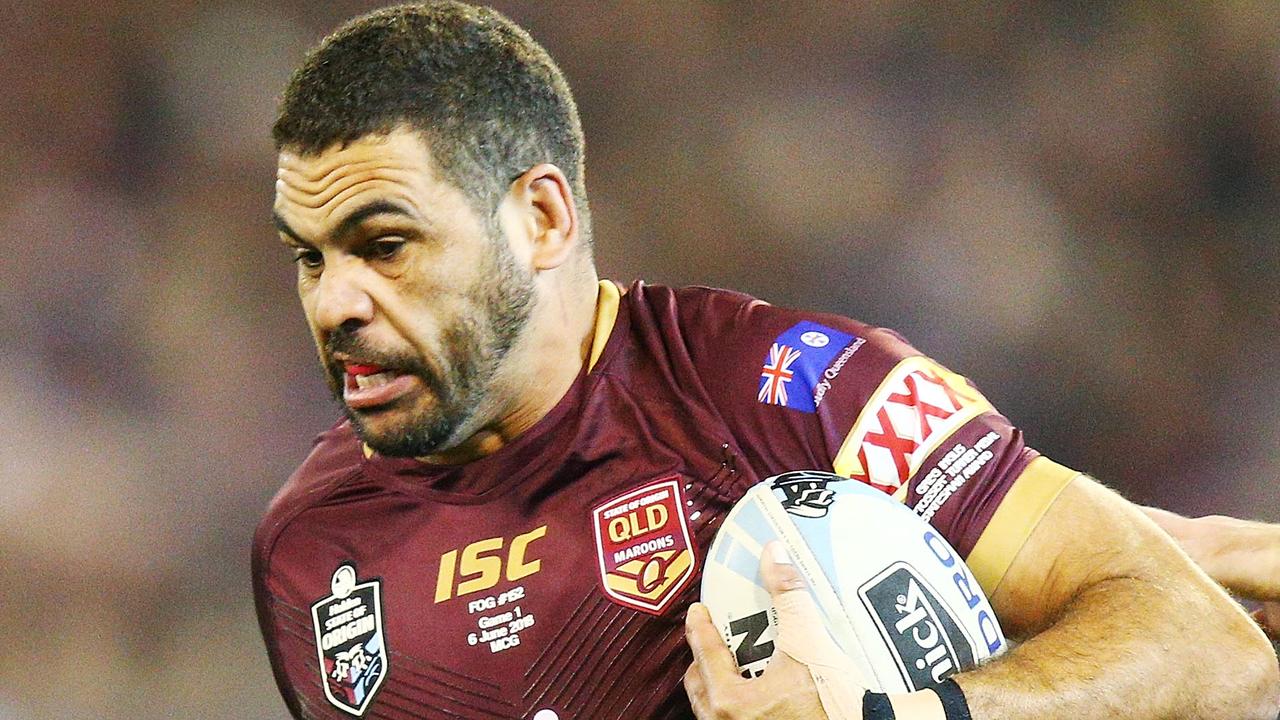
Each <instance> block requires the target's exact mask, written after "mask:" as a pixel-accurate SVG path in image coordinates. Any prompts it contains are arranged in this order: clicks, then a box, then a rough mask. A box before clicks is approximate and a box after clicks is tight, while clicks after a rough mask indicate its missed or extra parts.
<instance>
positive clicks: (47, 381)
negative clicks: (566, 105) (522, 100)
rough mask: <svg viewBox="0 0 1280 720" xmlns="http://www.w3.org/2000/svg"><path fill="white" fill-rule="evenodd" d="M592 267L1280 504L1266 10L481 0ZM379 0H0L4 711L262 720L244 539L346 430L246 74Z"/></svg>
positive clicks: (1136, 482) (1184, 480)
mask: <svg viewBox="0 0 1280 720" xmlns="http://www.w3.org/2000/svg"><path fill="white" fill-rule="evenodd" d="M497 5H498V7H499V8H500V9H501V10H503V11H505V12H507V13H508V14H509V15H511V17H513V18H514V19H515V20H516V21H517V22H519V23H521V24H523V25H524V26H525V27H527V28H528V29H529V30H530V31H531V32H532V34H533V35H534V37H536V38H538V39H539V40H540V41H541V42H542V43H543V44H544V45H546V47H547V48H548V49H549V50H550V51H551V53H552V54H553V55H554V56H555V57H556V58H557V59H558V61H559V62H560V64H561V65H562V67H563V68H564V70H565V72H566V74H567V75H568V77H569V79H570V82H571V83H572V85H573V86H574V88H575V91H576V93H577V99H578V104H579V107H580V109H581V112H582V116H583V124H584V126H585V129H586V133H587V138H588V189H589V194H590V199H591V203H592V207H593V210H594V216H595V222H596V247H597V255H598V259H599V264H600V266H601V269H602V272H603V274H604V275H605V276H608V277H612V278H614V279H618V280H621V281H630V280H632V279H634V278H644V279H646V280H648V281H650V282H659V283H669V284H691V283H694V284H707V285H717V286H727V287H732V288H737V289H741V290H744V291H747V292H750V293H753V294H756V295H758V296H760V297H763V298H765V299H768V300H770V301H772V302H774V303H775V304H784V305H797V306H806V307H812V308H820V309H823V310H828V311H835V312H839V313H844V314H847V315H851V316H853V317H857V318H860V319H862V320H865V321H868V322H872V323H875V324H879V325H884V326H888V327H893V328H896V329H898V330H899V331H900V332H902V333H903V334H904V335H906V336H907V337H908V338H909V339H911V340H912V341H913V342H914V343H915V344H916V345H917V346H918V347H920V348H921V349H923V350H925V351H926V352H928V353H929V354H931V355H933V356H935V357H937V358H938V359H940V360H942V361H943V362H945V363H946V364H948V365H950V366H951V367H953V368H954V369H956V370H958V371H960V372H963V373H964V374H966V375H968V376H969V377H970V378H972V379H973V380H974V381H975V382H976V383H977V384H978V385H979V386H980V387H981V388H983V389H984V390H985V392H986V394H987V395H988V396H989V397H990V398H991V399H992V400H993V402H995V404H996V405H997V407H1000V408H1001V409H1002V410H1003V411H1004V412H1005V414H1007V415H1009V416H1010V417H1011V418H1013V419H1014V421H1015V422H1016V423H1018V424H1019V425H1021V426H1022V427H1023V428H1024V429H1025V431H1026V435H1027V437H1028V439H1029V442H1030V443H1031V444H1032V445H1033V446H1035V447H1037V448H1040V449H1042V450H1044V451H1045V452H1046V453H1048V454H1050V455H1052V456H1053V457H1055V458H1056V459H1058V460H1059V461H1061V462H1064V463H1066V464H1068V465H1072V466H1074V467H1077V468H1080V469H1082V470H1087V471H1090V472H1092V473H1094V474H1096V475H1097V476H1098V477H1099V478H1102V479H1103V480H1105V481H1107V482H1109V483H1111V484H1113V485H1114V486H1116V487H1118V488H1120V489H1122V490H1123V491H1124V492H1125V493H1126V494H1128V495H1129V496H1130V497H1132V498H1134V499H1136V500H1139V501H1142V502H1148V503H1158V504H1161V505H1164V506H1166V507H1169V508H1172V509H1174V510H1178V511H1182V512H1184V513H1191V514H1204V513H1211V512H1222V513H1231V514H1237V515H1243V516H1247V517H1253V518H1257V519H1267V520H1273V521H1280V506H1278V505H1277V501H1278V500H1280V349H1277V343H1276V336H1277V331H1280V312H1278V311H1280V293H1277V284H1278V281H1280V224H1278V223H1277V203H1278V199H1280V194H1278V193H1277V190H1280V188H1278V187H1277V186H1278V185H1280V6H1277V5H1276V4H1275V3H1274V2H1273V1H1272V0H1220V1H1215V2H1203V3H1199V2H1196V3H1153V2H1068V3H1064V2H1051V1H1049V0H1043V1H1041V2H1013V1H1012V0H1006V1H1004V2H1000V1H994V0H993V1H989V2H970V3H946V4H939V3H932V2H907V1H905V0H892V1H891V0H859V1H857V2H831V1H829V0H807V1H802V2H801V1H797V2H782V3H772V2H771V3H765V2H760V3H755V2H728V1H721V2H712V1H710V0H680V1H679V2H674V1H673V2H647V1H641V0H636V1H634V2H610V3H597V2H588V1H583V0H570V1H566V0H556V1H555V2H536V3H535V2H528V3H516V2H500V3H498V4H497ZM373 7H375V5H373V4H371V3H365V2H353V1H350V0H343V1H337V2H325V3H315V2H300V1H298V0H287V1H281V2H195V1H194V0H175V1H173V2H166V3H140V2H126V1H124V0H98V1H97V2H93V3H86V2H69V1H68V2H61V1H54V2H51V1H48V0H46V1H43V2H34V3H8V4H6V6H5V11H4V13H3V15H4V22H3V23H0V69H2V70H0V77H3V87H4V90H5V91H4V93H3V100H0V103H3V111H2V112H0V174H2V176H3V177H5V178H7V180H6V181H5V182H4V183H3V185H0V238H2V239H3V243H4V248H6V249H5V251H4V260H3V262H2V263H0V311H2V312H3V318H4V324H5V328H6V331H5V332H3V333H0V398H3V399H0V427H2V428H3V432H2V433H0V587H2V588H3V589H2V590H0V618H2V621H0V644H3V646H5V647H8V648H9V650H7V651H5V652H4V653H3V654H0V719H2V720H15V719H22V720H26V719H27V718H38V719H44V718H102V719H106V720H116V719H124V718H131V719H133V718H137V719H144V720H149V719H153V718H154V719H161V718H165V719H174V718H176V719H188V718H192V719H194V718H255V719H256V718H265V719H282V718H284V717H285V716H286V715H285V711H284V707H283V704H282V703H281V702H280V701H279V700H278V698H277V695H276V691H275V688H274V685H273V683H272V680H271V677H270V673H269V670H268V667H267V663H266V660H265V654H264V652H263V649H262V645H261V642H260V640H259V637H258V631H257V627H256V622H255V619H254V615H253V610H252V599H251V595H250V589H249V570H248V550H249V541H250V536H251V533H252V530H253V528H254V525H255V523H256V521H257V519H258V517H259V515H260V513H261V511H262V509H263V508H264V507H265V505H266V503H267V501H268V500H269V498H270V497H271V496H272V494H273V493H274V491H275V490H276V488H277V487H278V486H279V485H280V484H281V483H282V482H283V481H284V479H285V478H286V477H287V476H288V475H289V473H290V472H291V471H292V469H293V468H294V467H295V465H296V464H297V463H298V462H299V461H300V460H301V459H302V458H303V457H304V456H305V454H306V453H307V451H308V448H309V443H310V440H311V438H312V437H313V436H314V435H315V434H316V433H317V432H319V431H321V430H322V429H324V428H325V427H327V426H328V425H329V424H330V423H331V422H332V421H333V420H334V419H335V418H336V417H337V415H338V409H337V407H336V405H335V404H334V403H333V402H332V401H330V400H329V399H328V394H327V391H326V389H325V387H324V384H323V381H322V378H321V374H320V373H319V372H318V369H317V364H316V362H315V359H314V355H313V350H312V347H311V343H310V340H309V338H308V336H307V334H306V331H305V328H304V324H303V320H302V316H301V313H300V311H299V309H298V307H297V306H296V299H295V297H294V295H293V286H292V268H291V266H290V263H289V258H288V253H287V252H286V251H285V250H284V249H283V248H282V247H280V246H279V245H278V243H277V241H276V238H275V235H274V232H273V230H272V228H271V224H270V222H269V211H270V206H271V199H272V185H273V178H274V154H273V150H272V146H271V142H270V138H269V126H270V123H271V121H272V118H273V114H274V111H275V105H276V98H277V97H278V94H279V92H280V91H281V88H282V87H283V84H284V82H285V80H286V78H287V77H288V74H289V72H290V71H291V69H292V68H293V67H294V66H295V65H296V64H297V63H298V62H299V60H300V59H301V57H302V55H303V53H304V51H305V50H306V49H307V48H308V47H309V46H310V45H312V44H313V43H314V42H316V41H317V40H318V39H319V38H321V37H322V36H323V35H324V34H325V33H327V32H328V31H329V30H331V29H332V28H333V27H334V26H336V25H337V24H338V23H339V22H341V21H342V20H343V19H345V18H347V17H349V16H351V15H354V14H357V13H360V12H363V11H365V10H368V9H371V8H373Z"/></svg>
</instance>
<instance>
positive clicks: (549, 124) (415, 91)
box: [272, 0, 590, 242]
mask: <svg viewBox="0 0 1280 720" xmlns="http://www.w3.org/2000/svg"><path fill="white" fill-rule="evenodd" d="M402 124H405V125H408V126H409V127H411V128H413V129H415V130H417V131H419V132H420V133H421V134H422V136H423V137H424V139H425V140H426V142H427V144H428V147H429V148H430V150H431V154H432V157H433V158H434V159H435V162H436V164H437V166H438V167H439V169H440V171H441V172H442V173H443V175H444V176H445V177H446V178H447V179H448V180H449V181H450V182H452V183H454V184H455V185H457V186H458V187H459V188H461V189H462V191H463V192H464V193H466V195H467V197H468V198H469V200H470V201H471V203H472V204H473V206H474V207H475V209H476V210H477V211H478V212H480V213H482V214H483V215H485V216H486V217H488V218H490V219H491V218H492V216H493V214H494V212H495V211H496V209H497V207H498V203H499V202H501V200H502V198H503V197H504V196H505V195H506V193H507V190H508V188H509V187H510V184H511V182H512V181H513V180H515V179H516V178H517V177H519V176H520V175H521V174H523V173H524V172H525V171H526V170H528V169H529V168H530V167H532V166H534V165H536V164H538V163H541V162H551V163H554V164H555V165H556V166H558V167H559V168H560V169H561V171H563V172H564V174H565V176H566V177H567V178H568V180H569V183H570V186H571V187H572V188H573V193H574V196H575V199H576V202H577V206H578V212H579V223H580V226H581V228H582V230H583V236H584V239H586V240H588V242H589V238H590V222H589V219H588V211H587V195H586V187H585V182H584V178H583V174H584V167H583V156H584V140H583V137H582V125H581V122H580V121H579V119H578V109H577V106H576V105H575V104H574V101H573V95H572V94H571V93H570V91H569V84H568V83H567V82H566V81H565V79H564V75H563V74H562V73H561V72H560V68H558V67H556V64H555V62H554V61H553V60H552V59H551V56H550V55H548V54H547V51H546V50H544V49H543V48H542V46H540V45H538V43H536V42H534V40H533V38H531V37H529V34H528V33H527V32H525V31H524V30H523V29H522V28H520V27H519V26H517V25H516V24H515V23H513V22H512V21H511V20H509V19H508V18H507V17H505V16H504V15H502V14H501V13H499V12H497V11H496V10H493V9H492V8H486V7H475V6H471V5H466V4H463V3H460V2H453V1H452V0H440V1H437V2H428V3H423V4H415V5H400V6H396V7H388V8H384V9H382V10H378V11H375V12H372V13H370V14H368V15H364V16H361V17H358V18H355V19H353V20H351V21H349V22H348V23H347V24H346V25H344V26H342V27H341V28H339V29H338V30H337V31H336V32H334V33H333V34H332V35H330V36H329V37H327V38H325V39H324V40H323V41H322V42H321V43H320V45H319V46H317V47H316V48H314V49H313V50H312V51H311V52H310V53H309V54H308V55H307V57H306V59H305V60H304V61H303V63H302V66H301V67H299V68H298V70H297V71H296V72H294V74H293V77H292V78H290V80H289V84H288V86H287V87H286V89H285V93H284V98H283V100H282V101H281V104H280V112H279V115H278V116H277V118H276V122H275V126H274V127H273V128H272V135H273V136H274V137H275V142H276V149H277V150H281V149H288V150H291V151H295V152H299V153H301V154H304V155H307V154H314V153H319V152H321V151H322V150H324V149H326V148H328V147H330V146H332V145H334V144H342V145H345V144H348V143H350V142H352V141H354V140H356V139H358V138H361V137H363V136H365V135H369V134H376V133H387V132H390V131H391V130H392V129H394V128H395V127H397V126H399V125H402Z"/></svg>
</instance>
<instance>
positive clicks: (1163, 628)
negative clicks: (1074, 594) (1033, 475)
mask: <svg viewBox="0 0 1280 720" xmlns="http://www.w3.org/2000/svg"><path fill="white" fill-rule="evenodd" d="M1220 600H1221V599H1220V598H1212V599H1211V598H1206V597H1205V596H1204V595H1203V594H1200V593H1198V592H1197V591H1196V589H1194V588H1193V589H1190V590H1189V589H1187V588H1186V587H1185V585H1183V584H1173V586H1172V587H1161V586H1160V585H1158V584H1157V583H1155V582H1152V581H1149V580H1141V579H1135V578H1117V579H1113V580H1108V581H1104V582H1102V583H1099V584H1097V585H1094V586H1093V587H1091V588H1089V589H1088V590H1086V591H1085V592H1084V593H1083V594H1081V595H1080V596H1079V597H1078V598H1076V599H1075V600H1074V601H1073V602H1072V603H1071V604H1070V605H1069V606H1068V608H1067V609H1066V612H1065V613H1064V614H1063V616H1062V617H1061V618H1060V619H1058V620H1057V622H1055V623H1054V624H1053V625H1052V626H1051V627H1050V628H1048V629H1047V630H1045V631H1044V632H1042V633H1040V634H1038V635H1036V636H1035V637H1032V638H1031V639H1029V640H1028V641H1026V642H1025V643H1023V644H1021V645H1019V646H1017V647H1016V648H1015V649H1013V650H1012V651H1010V652H1009V653H1008V654H1007V655H1006V656H1004V657H1002V658H1000V659H999V660H997V661H995V662H992V663H990V664H988V665H986V666H984V667H982V668H980V669H978V670H976V671H973V672H970V673H965V674H962V675H960V676H957V678H956V679H957V681H958V682H959V683H960V685H961V687H962V688H963V689H964V691H965V694H966V696H967V697H968V699H969V704H970V707H971V709H972V712H973V717H974V719H975V720H1000V719H1003V718H1041V719H1044V720H1054V719H1056V718H1062V719H1063V720H1087V719H1093V718H1098V719H1101V718H1126V719H1133V718H1187V719H1194V718H1205V719H1206V720H1207V719H1209V718H1213V719H1214V720H1223V719H1224V718H1233V719H1234V718H1240V719H1242V720H1243V719H1246V718H1260V719H1265V720H1273V719H1274V718H1275V715H1276V707H1277V705H1276V703H1277V700H1276V698H1275V687H1276V684H1277V677H1276V676H1277V670H1276V668H1275V663H1274V662H1267V661H1266V659H1265V657H1263V656H1261V654H1260V653H1261V652H1262V651H1263V650H1264V646H1262V645H1261V644H1260V642H1259V641H1260V637H1259V633H1258V631H1257V629H1256V628H1254V627H1253V625H1252V623H1251V622H1250V621H1249V620H1248V618H1247V617H1246V616H1245V615H1244V614H1243V612H1237V611H1235V610H1234V608H1232V609H1228V610H1227V611H1224V610H1223V606H1222V604H1221V602H1220ZM1247 658H1253V659H1255V660H1261V661H1253V662H1249V661H1243V662H1242V660H1245V659H1247ZM1224 669H1226V671H1225V672H1224ZM1242 698H1248V699H1252V700H1246V701H1245V704H1244V705H1243V706H1242V703H1241V699H1242ZM1250 702H1251V703H1252V706H1249V705H1250Z"/></svg>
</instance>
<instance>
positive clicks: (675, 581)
mask: <svg viewBox="0 0 1280 720" xmlns="http://www.w3.org/2000/svg"><path fill="white" fill-rule="evenodd" d="M591 514H592V524H593V525H594V526H595V528H594V529H595V536H596V551H597V552H598V553H599V557H598V559H599V561H600V581H601V582H602V583H603V585H604V591H605V594H607V595H608V596H609V598H610V599H612V600H613V601H614V602H616V603H618V604H620V605H624V606H626V607H629V608H633V609H635V610H641V611H643V612H647V613H650V614H653V615H660V614H661V613H662V611H663V610H665V609H666V608H667V606H668V605H670V604H671V601H672V599H674V598H675V596H676V593H678V592H679V591H680V589H681V588H683V587H684V585H685V583H686V582H687V581H688V580H689V578H690V577H692V576H693V565H694V556H693V543H692V542H690V540H689V525H688V523H687V522H685V519H684V503H683V502H681V493H680V477H679V476H678V475H673V476H671V477H668V478H663V479H661V480H655V481H653V482H651V483H648V484H646V485H644V486H642V487H639V488H636V489H634V490H631V491H629V492H627V493H624V494H622V495H619V496H618V497H616V498H614V499H612V500H610V501H608V502H606V503H604V504H603V505H599V506H597V507H596V508H595V509H594V510H593V511H592V513H591Z"/></svg>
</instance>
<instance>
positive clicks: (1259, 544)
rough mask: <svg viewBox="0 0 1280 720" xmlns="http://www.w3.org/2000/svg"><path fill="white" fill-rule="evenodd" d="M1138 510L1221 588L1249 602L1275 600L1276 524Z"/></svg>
mask: <svg viewBox="0 0 1280 720" xmlns="http://www.w3.org/2000/svg"><path fill="white" fill-rule="evenodd" d="M1142 510H1143V512H1145V513H1146V515H1147V517H1149V518H1151V519H1152V520H1154V521H1155V522H1156V524H1157V525H1159V526H1160V527H1161V528H1162V529H1163V530H1164V531H1165V532H1167V533H1169V535H1171V536H1173V539H1174V540H1177V541H1178V544H1179V545H1181V546H1182V549H1183V550H1185V551H1186V553H1187V554H1188V555H1190V556H1191V559H1192V560H1195V561H1196V564H1197V565H1199V566H1200V567H1201V568H1202V569H1204V571H1205V572H1206V573H1208V574H1209V577H1211V578H1213V579H1214V580H1216V581H1218V582H1219V583H1221V584H1222V586H1223V587H1225V588H1227V589H1228V590H1230V591H1231V592H1233V593H1235V594H1236V595H1239V596H1241V597H1245V598H1249V599H1252V600H1272V601H1275V600H1280V525H1269V524H1266V523H1260V522H1250V521H1248V520H1237V519H1236V518H1231V517H1224V516H1221V515H1210V516H1207V517H1201V518H1186V517H1182V516H1181V515H1175V514H1174V513H1171V512H1168V511H1167V510H1160V509H1158V508H1143V509H1142Z"/></svg>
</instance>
